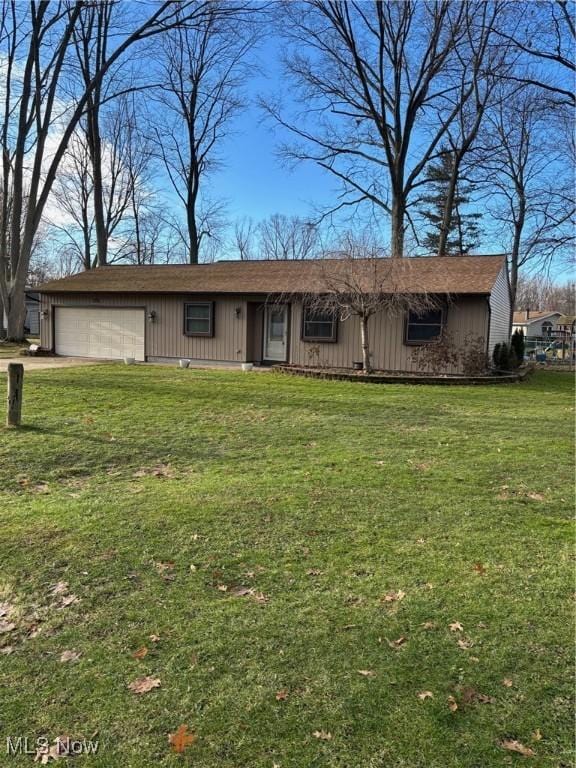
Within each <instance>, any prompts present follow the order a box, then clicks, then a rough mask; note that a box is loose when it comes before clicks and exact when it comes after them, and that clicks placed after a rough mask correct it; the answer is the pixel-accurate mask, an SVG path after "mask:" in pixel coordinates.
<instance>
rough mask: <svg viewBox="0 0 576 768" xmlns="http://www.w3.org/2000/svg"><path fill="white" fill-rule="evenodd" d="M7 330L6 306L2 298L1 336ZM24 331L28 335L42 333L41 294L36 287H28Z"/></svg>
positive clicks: (0, 302) (0, 304) (0, 301)
mask: <svg viewBox="0 0 576 768" xmlns="http://www.w3.org/2000/svg"><path fill="white" fill-rule="evenodd" d="M5 332H6V317H5V315H4V307H3V306H2V300H1V299H0V338H2V336H4V334H5ZM24 333H25V334H26V335H27V336H36V337H37V336H39V335H40V294H39V293H38V291H37V290H36V289H34V288H26V319H25V320H24Z"/></svg>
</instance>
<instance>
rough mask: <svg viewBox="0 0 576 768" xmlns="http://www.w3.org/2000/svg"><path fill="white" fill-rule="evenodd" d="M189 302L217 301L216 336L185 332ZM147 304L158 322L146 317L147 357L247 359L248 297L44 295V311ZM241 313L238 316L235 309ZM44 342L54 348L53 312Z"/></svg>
mask: <svg viewBox="0 0 576 768" xmlns="http://www.w3.org/2000/svg"><path fill="white" fill-rule="evenodd" d="M187 301H214V336H213V337H201V336H186V335H185V334H184V304H185V303H186V302H187ZM51 305H52V306H69V307H70V306H90V307H99V306H100V307H119V306H123V307H136V306H137V307H142V306H145V307H146V316H148V313H149V312H151V311H154V312H155V313H156V319H155V322H153V323H151V322H149V321H148V319H146V328H145V331H146V357H147V358H148V359H153V358H190V359H192V360H214V361H226V362H238V363H241V362H244V361H245V360H246V353H247V350H246V327H247V313H246V306H247V303H246V297H242V296H232V297H230V296H224V297H215V296H213V295H209V296H199V295H197V294H195V295H193V296H191V295H190V294H182V295H154V294H152V295H142V294H132V295H130V294H96V295H95V294H74V295H70V294H53V295H49V294H43V295H42V307H41V309H42V310H50V306H51ZM237 307H239V308H240V316H239V317H236V308H237ZM41 344H42V346H43V347H46V348H48V349H52V345H53V326H52V313H49V317H48V318H45V319H42V320H41Z"/></svg>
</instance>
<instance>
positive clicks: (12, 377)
mask: <svg viewBox="0 0 576 768" xmlns="http://www.w3.org/2000/svg"><path fill="white" fill-rule="evenodd" d="M23 388H24V366H23V365H22V363H8V409H7V412H6V426H7V427H19V426H20V421H21V419H22V390H23Z"/></svg>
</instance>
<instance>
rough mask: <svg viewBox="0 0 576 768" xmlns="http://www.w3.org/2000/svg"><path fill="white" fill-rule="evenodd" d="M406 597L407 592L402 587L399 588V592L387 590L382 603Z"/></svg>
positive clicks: (393, 601)
mask: <svg viewBox="0 0 576 768" xmlns="http://www.w3.org/2000/svg"><path fill="white" fill-rule="evenodd" d="M405 597H406V592H402V590H401V589H399V590H398V591H397V592H387V593H386V594H385V595H384V597H382V598H381V602H382V603H395V602H397V601H400V600H403V599H404V598H405Z"/></svg>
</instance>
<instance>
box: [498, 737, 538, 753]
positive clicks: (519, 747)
mask: <svg viewBox="0 0 576 768" xmlns="http://www.w3.org/2000/svg"><path fill="white" fill-rule="evenodd" d="M500 746H501V747H503V748H504V749H507V750H508V751H509V752H518V754H520V755H524V757H534V755H535V754H536V753H535V752H534V750H533V749H530V747H525V746H524V744H522V743H521V742H519V741H516V739H502V741H501V742H500Z"/></svg>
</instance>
